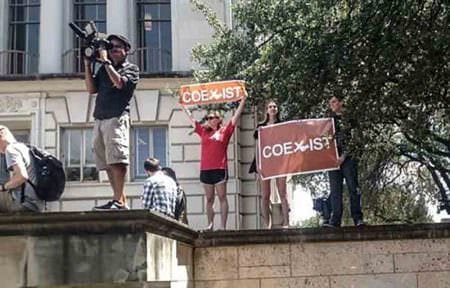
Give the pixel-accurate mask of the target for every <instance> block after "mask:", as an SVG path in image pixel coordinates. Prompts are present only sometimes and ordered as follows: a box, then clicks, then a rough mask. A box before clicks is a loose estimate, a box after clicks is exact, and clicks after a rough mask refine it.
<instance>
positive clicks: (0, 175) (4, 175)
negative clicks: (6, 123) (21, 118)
mask: <svg viewBox="0 0 450 288" xmlns="http://www.w3.org/2000/svg"><path fill="white" fill-rule="evenodd" d="M11 132H12V133H13V135H14V137H15V138H16V140H17V141H18V142H22V143H30V131H29V130H11ZM8 180H9V171H8V167H6V158H5V154H0V183H5V182H7V181H8Z"/></svg>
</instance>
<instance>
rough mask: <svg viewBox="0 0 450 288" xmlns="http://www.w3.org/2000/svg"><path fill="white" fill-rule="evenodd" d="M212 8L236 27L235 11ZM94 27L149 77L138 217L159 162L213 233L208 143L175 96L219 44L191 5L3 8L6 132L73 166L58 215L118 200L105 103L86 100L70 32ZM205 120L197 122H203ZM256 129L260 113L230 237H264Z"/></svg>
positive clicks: (240, 144) (222, 1)
mask: <svg viewBox="0 0 450 288" xmlns="http://www.w3.org/2000/svg"><path fill="white" fill-rule="evenodd" d="M208 4H209V5H211V7H212V8H213V9H214V10H215V11H216V12H217V13H218V15H219V16H220V18H222V20H223V21H225V23H228V24H231V14H230V11H231V10H230V5H231V1H226V0H214V1H208ZM86 20H95V22H96V24H97V28H98V30H99V31H100V32H104V33H108V34H111V33H116V34H123V35H126V36H127V37H128V38H129V39H130V40H131V42H132V46H133V51H132V52H133V53H132V54H131V55H130V57H129V58H130V60H131V61H132V62H135V63H137V64H138V65H139V66H140V67H141V72H142V74H141V77H142V79H141V80H140V82H139V84H138V87H137V89H136V92H135V97H134V98H133V100H132V112H131V119H132V127H131V128H132V129H131V133H132V135H130V141H131V143H130V144H131V154H132V155H131V158H132V159H131V160H132V161H131V165H130V167H129V171H128V172H129V173H127V177H128V178H127V182H126V188H125V189H126V193H127V195H128V196H129V205H130V207H131V208H133V209H138V208H140V207H141V202H140V195H141V191H142V185H143V180H144V177H145V176H144V174H143V171H142V167H141V166H142V165H141V164H142V162H141V161H142V159H144V158H145V157H148V155H155V156H157V157H158V158H162V159H163V160H162V161H163V164H164V165H167V166H171V167H173V168H174V169H175V170H176V172H177V174H178V177H179V180H180V183H181V185H182V186H183V187H184V189H185V191H186V193H187V197H188V218H189V222H190V226H191V227H193V228H196V229H200V228H203V227H205V226H206V216H205V200H204V196H203V191H202V188H201V186H200V183H199V180H198V175H199V155H200V149H199V148H200V147H199V140H198V137H197V136H196V135H195V134H190V131H191V130H192V128H191V127H190V125H189V122H188V119H187V117H186V116H185V115H184V113H183V112H182V111H181V109H180V107H179V106H178V104H177V103H176V96H175V95H176V89H177V88H178V87H179V86H180V85H181V84H184V83H191V82H192V81H193V80H192V77H191V75H192V73H191V71H192V70H193V68H194V65H195V64H194V63H193V62H192V59H191V56H190V53H191V49H192V47H193V46H194V45H196V44H197V43H204V42H207V41H210V39H211V34H212V30H211V28H210V27H209V26H208V24H207V23H206V21H205V18H204V16H203V15H202V14H201V13H199V12H198V11H196V10H195V9H194V8H193V7H192V6H191V4H190V1H189V0H176V1H174V0H172V1H170V0H166V1H141V0H121V1H117V0H103V1H102V0H98V1H79V0H73V1H72V0H62V1H61V0H40V1H39V0H26V1H15V0H0V31H1V32H2V33H0V123H2V124H4V125H8V126H9V127H11V129H12V130H13V131H14V132H15V133H16V135H18V138H19V139H20V140H23V141H29V142H30V143H32V144H34V145H37V146H40V147H42V148H44V149H46V150H48V151H49V152H52V153H54V154H55V155H57V156H58V157H59V158H60V159H62V161H63V162H64V165H65V168H66V172H67V175H68V180H69V181H68V182H67V188H66V192H65V194H64V197H63V199H62V200H61V201H59V202H52V203H48V209H49V210H50V211H87V210H90V209H91V208H92V207H93V206H94V205H96V204H99V203H103V202H104V201H105V200H108V199H110V197H111V194H112V193H111V188H110V186H109V183H107V182H106V181H107V180H106V177H105V175H103V174H102V173H100V174H99V175H97V174H96V172H95V168H94V164H93V161H92V151H91V145H90V140H91V128H92V126H93V118H92V112H93V106H94V103H95V101H94V100H95V95H89V94H88V93H87V92H86V90H85V86H84V81H83V74H82V69H83V67H82V65H80V63H81V62H80V57H79V43H78V42H77V41H78V40H77V39H76V38H75V37H74V36H73V33H72V31H71V30H70V29H69V27H68V23H69V22H71V21H74V22H76V23H77V24H79V25H80V26H81V25H82V24H84V23H85V22H86ZM102 29H103V30H102ZM152 39H153V40H154V39H157V41H156V40H155V41H153V40H152ZM153 48H154V49H153ZM152 49H153V50H152ZM155 51H156V52H155ZM203 114H204V112H202V111H197V112H196V113H195V115H196V117H197V119H200V118H201V117H202V116H203ZM255 123H256V120H255V117H254V113H251V111H250V110H248V111H246V113H244V114H243V116H242V118H241V121H240V123H239V126H238V128H237V129H236V132H235V134H234V136H233V138H232V141H231V143H230V145H229V149H228V157H229V163H228V164H229V175H230V179H229V182H228V198H229V203H230V216H229V221H228V228H230V229H248V228H258V227H259V223H260V220H259V218H258V217H257V215H258V214H259V213H258V209H259V208H258V206H259V205H258V196H257V187H256V181H255V177H254V176H253V175H249V174H248V173H247V171H248V167H249V165H250V163H251V160H252V158H253V155H254V140H253V137H252V134H253V129H254V127H255ZM216 204H218V203H216ZM216 207H217V209H216V210H218V209H219V206H218V205H216ZM218 218H219V217H216V221H218V220H219V219H218ZM217 226H218V225H217Z"/></svg>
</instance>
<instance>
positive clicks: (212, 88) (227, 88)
mask: <svg viewBox="0 0 450 288" xmlns="http://www.w3.org/2000/svg"><path fill="white" fill-rule="evenodd" d="M245 96H247V91H246V90H245V82H244V81H240V80H231V81H220V82H209V83H199V84H191V85H182V86H181V87H180V91H179V97H180V99H179V102H180V103H181V104H183V105H205V104H212V103H226V102H235V101H238V100H241V99H242V98H244V97H245Z"/></svg>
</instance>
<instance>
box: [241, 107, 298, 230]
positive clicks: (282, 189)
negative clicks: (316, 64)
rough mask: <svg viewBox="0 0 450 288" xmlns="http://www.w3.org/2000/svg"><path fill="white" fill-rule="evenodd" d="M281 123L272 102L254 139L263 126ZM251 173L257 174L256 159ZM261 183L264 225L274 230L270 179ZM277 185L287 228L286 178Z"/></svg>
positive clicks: (280, 178)
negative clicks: (271, 214) (271, 212)
mask: <svg viewBox="0 0 450 288" xmlns="http://www.w3.org/2000/svg"><path fill="white" fill-rule="evenodd" d="M279 122H281V120H280V115H279V111H278V106H277V103H275V101H273V100H270V101H269V102H267V104H266V118H265V119H264V121H263V122H262V123H260V124H259V125H258V127H256V130H255V133H254V134H253V137H255V139H258V128H259V127H261V126H266V125H271V124H275V123H279ZM248 172H249V173H257V172H258V171H257V165H256V159H254V160H253V162H252V164H251V166H250V169H249V171H248ZM259 181H260V187H261V213H262V216H263V219H264V224H265V226H266V227H267V228H268V229H271V228H272V221H271V217H270V213H269V212H270V209H269V206H270V194H271V187H270V179H268V180H262V178H261V176H260V177H259ZM276 185H277V190H278V195H279V196H280V200H281V213H282V216H283V223H282V227H283V228H287V227H289V203H288V200H287V192H286V177H278V178H276Z"/></svg>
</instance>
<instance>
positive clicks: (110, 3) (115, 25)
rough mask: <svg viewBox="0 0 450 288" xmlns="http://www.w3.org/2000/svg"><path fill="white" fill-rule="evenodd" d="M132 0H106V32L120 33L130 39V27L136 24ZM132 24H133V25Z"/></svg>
mask: <svg viewBox="0 0 450 288" xmlns="http://www.w3.org/2000/svg"><path fill="white" fill-rule="evenodd" d="M133 5H135V4H134V1H129V0H121V1H117V0H107V1H106V23H107V25H106V29H107V33H108V34H120V35H124V36H126V37H127V38H128V39H130V40H131V38H132V37H131V32H132V28H133V27H134V26H136V23H135V22H136V21H135V18H136V17H135V16H134V11H135V9H134V6H133ZM133 25H134V26H133Z"/></svg>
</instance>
